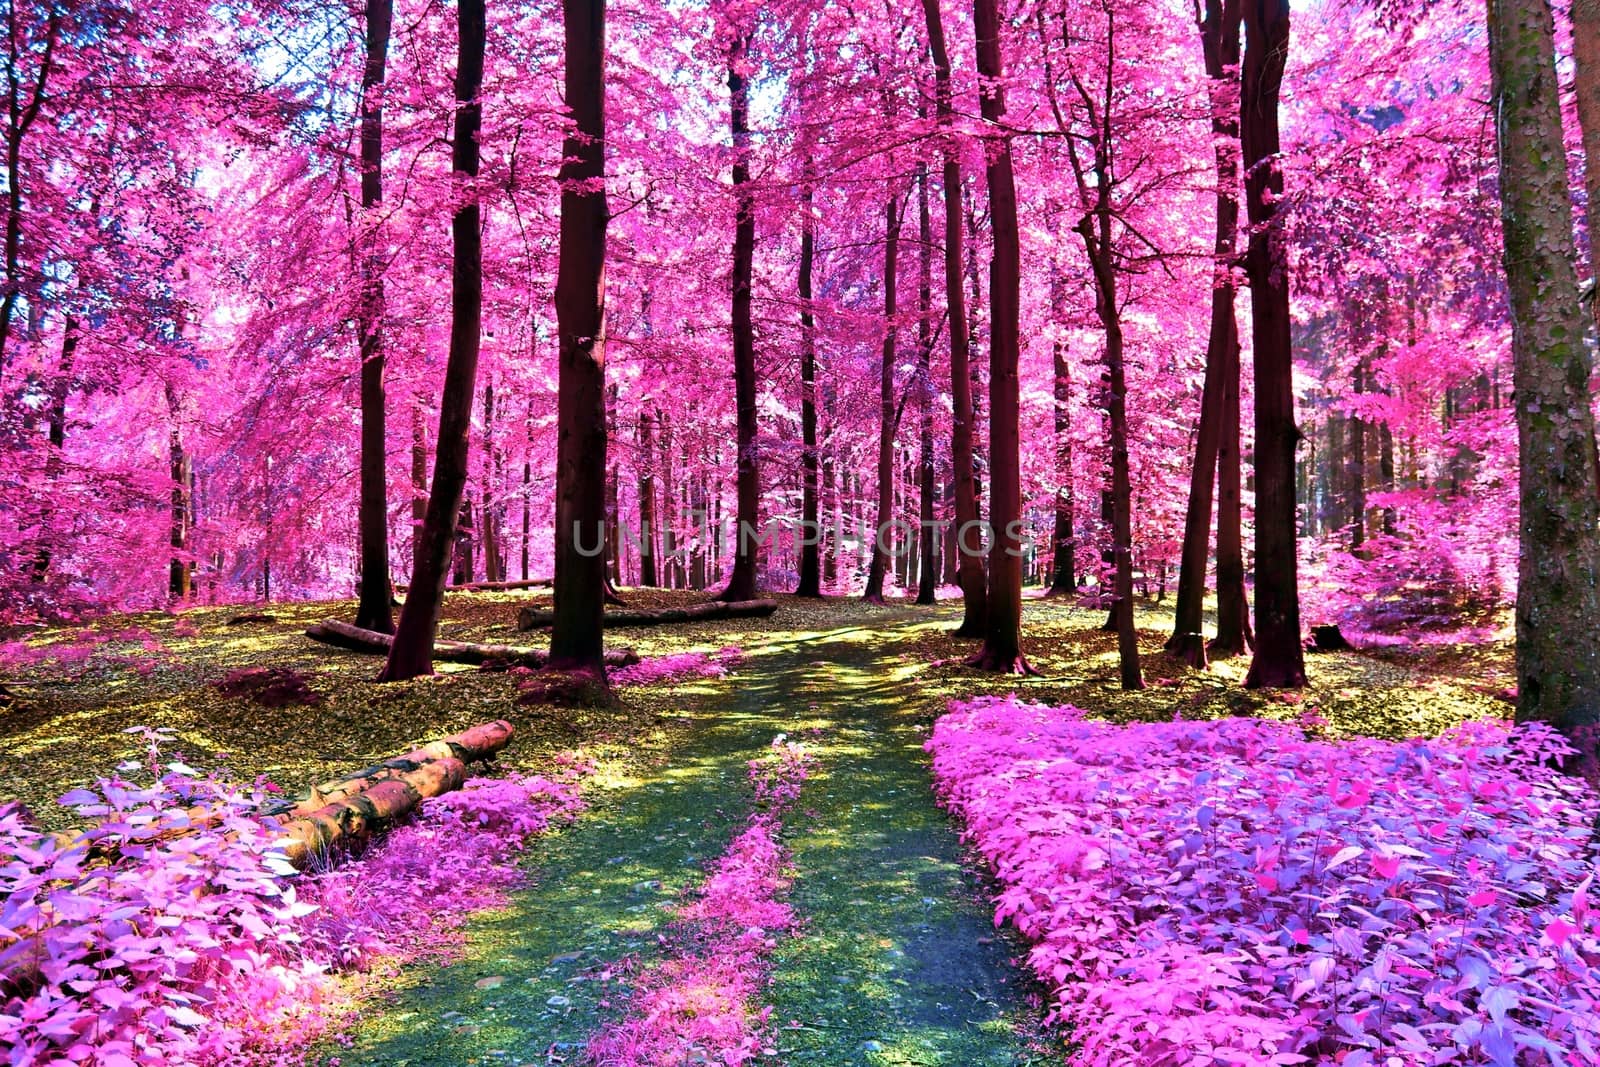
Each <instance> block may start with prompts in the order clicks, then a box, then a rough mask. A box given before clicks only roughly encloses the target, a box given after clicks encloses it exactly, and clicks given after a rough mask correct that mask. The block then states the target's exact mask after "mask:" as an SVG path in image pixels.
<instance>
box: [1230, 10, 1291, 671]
mask: <svg viewBox="0 0 1600 1067" xmlns="http://www.w3.org/2000/svg"><path fill="white" fill-rule="evenodd" d="M1243 7H1244V16H1245V18H1244V21H1245V49H1244V81H1243V86H1244V88H1243V93H1242V98H1243V99H1242V111H1241V134H1242V140H1243V142H1244V167H1245V205H1246V209H1247V211H1248V213H1249V217H1250V241H1249V245H1248V250H1247V251H1246V254H1245V269H1246V274H1247V275H1248V277H1249V279H1250V325H1251V336H1252V338H1253V347H1254V349H1255V369H1256V375H1255V382H1256V398H1255V399H1256V486H1255V488H1256V650H1255V657H1254V658H1253V659H1252V660H1251V662H1250V673H1249V676H1248V677H1247V678H1246V679H1245V685H1246V686H1249V687H1251V688H1259V687H1272V688H1286V689H1294V688H1299V687H1300V686H1303V685H1305V684H1306V668H1305V649H1304V648H1303V647H1302V645H1301V643H1300V590H1299V578H1298V573H1299V564H1298V561H1297V559H1296V557H1295V552H1296V548H1297V539H1296V528H1295V491H1294V490H1295V485H1294V476H1295V470H1294V453H1295V446H1296V444H1297V443H1298V442H1299V440H1300V431H1299V429H1298V428H1297V427H1296V426H1295V423H1294V373H1293V370H1294V366H1293V358H1292V341H1291V338H1290V333H1289V255H1288V235H1287V233H1286V232H1285V230H1284V222H1283V219H1282V218H1281V217H1280V216H1279V213H1278V205H1279V204H1280V203H1281V202H1282V200H1283V165H1282V161H1281V160H1280V159H1279V156H1278V93H1279V90H1280V88H1281V87H1282V84H1283V68H1284V62H1285V60H1286V59H1287V58H1288V54H1289V0H1244V5H1243Z"/></svg>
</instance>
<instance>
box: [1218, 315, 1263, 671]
mask: <svg viewBox="0 0 1600 1067" xmlns="http://www.w3.org/2000/svg"><path fill="white" fill-rule="evenodd" d="M1223 357H1224V362H1223V369H1222V441H1221V445H1220V447H1219V448H1218V449H1217V636H1216V637H1214V638H1212V639H1211V644H1210V645H1209V646H1208V648H1207V651H1208V652H1209V653H1210V655H1211V658H1212V659H1226V658H1228V657H1230V656H1238V655H1242V654H1243V653H1244V651H1245V649H1246V648H1247V647H1248V648H1253V647H1254V646H1255V635H1254V634H1253V633H1252V632H1251V630H1250V602H1249V599H1248V598H1247V596H1246V594H1245V588H1244V537H1243V533H1242V530H1241V527H1242V525H1243V522H1242V517H1241V512H1242V511H1243V496H1244V494H1243V491H1242V489H1243V487H1242V485H1241V482H1242V478H1241V471H1240V456H1239V370H1240V366H1239V364H1240V353H1239V332H1238V328H1237V325H1235V328H1234V329H1233V331H1232V338H1231V340H1230V342H1229V344H1228V345H1227V346H1226V347H1225V348H1224V350H1223Z"/></svg>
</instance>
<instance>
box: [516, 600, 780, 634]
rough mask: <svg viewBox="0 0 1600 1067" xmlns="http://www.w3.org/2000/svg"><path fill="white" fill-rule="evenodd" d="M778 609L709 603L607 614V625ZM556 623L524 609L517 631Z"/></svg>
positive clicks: (758, 614) (772, 603)
mask: <svg viewBox="0 0 1600 1067" xmlns="http://www.w3.org/2000/svg"><path fill="white" fill-rule="evenodd" d="M777 610H778V602H777V601H776V600H735V601H730V602H723V601H719V600H711V601H707V602H706V603H704V604H688V605H685V606H684V607H681V608H656V609H655V610H653V611H646V610H639V611H608V612H606V614H605V625H606V626H664V625H667V624H669V623H678V622H704V621H707V620H710V619H757V618H766V617H767V616H768V615H771V614H772V613H773V612H775V611H777ZM555 624H556V614H555V612H553V611H546V610H544V609H542V608H523V609H522V610H521V611H519V612H517V629H519V630H539V629H543V628H544V627H546V626H554V625H555Z"/></svg>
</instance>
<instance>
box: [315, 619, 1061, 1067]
mask: <svg viewBox="0 0 1600 1067" xmlns="http://www.w3.org/2000/svg"><path fill="white" fill-rule="evenodd" d="M913 618H914V619H915V620H916V622H917V623H919V624H926V623H927V622H928V619H929V616H928V615H926V614H918V615H916V616H911V615H909V614H907V615H905V616H897V617H889V618H886V619H884V620H883V622H882V623H881V624H878V625H875V626H874V627H873V628H872V629H862V628H851V629H846V630H837V631H831V632H828V633H824V634H808V635H781V636H779V637H777V638H776V639H775V640H773V641H771V642H769V643H766V644H763V645H758V646H755V647H750V648H747V649H746V655H747V659H746V661H745V663H744V664H743V666H741V668H740V669H739V670H738V672H737V673H736V674H734V675H733V676H731V677H729V678H727V679H721V680H717V681H715V682H708V683H703V684H699V685H691V686H688V687H685V688H684V690H683V703H684V708H685V711H686V712H687V713H689V714H690V715H692V717H693V718H694V720H695V725H694V726H693V727H692V729H691V731H690V733H689V735H688V736H687V737H686V738H685V740H684V742H683V743H682V744H681V745H679V746H678V747H677V748H676V749H675V753H674V758H673V760H672V762H671V764H670V765H669V766H667V767H665V768H663V769H662V770H661V771H660V772H659V773H658V774H656V775H655V776H654V777H653V778H651V779H650V780H648V781H642V782H636V783H631V784H627V785H624V786H622V787H620V788H618V789H616V790H614V791H611V792H609V793H608V794H605V795H602V796H601V797H599V798H597V810H595V811H594V812H592V813H591V814H589V815H588V816H586V817H585V818H584V819H583V820H582V821H581V822H580V823H579V824H578V825H577V826H576V827H574V828H573V829H571V830H569V831H566V832H564V833H561V834H558V835H555V836H553V837H550V838H547V839H545V840H544V841H542V842H541V843H540V844H539V845H538V846H537V849H536V852H535V864H536V865H535V872H536V876H537V879H538V881H537V884H536V885H535V886H534V887H533V888H531V889H529V890H527V891H525V892H523V893H520V894H518V895H517V896H516V898H515V899H514V901H513V905H512V907H511V908H510V909H509V910H508V911H506V912H504V913H500V914H496V915H493V916H489V917H486V918H485V919H484V920H482V921H479V922H475V923H474V924H473V925H472V926H471V927H470V930H469V942H468V945H467V948H466V952H465V954H464V956H463V957H462V959H461V960H460V961H458V962H457V963H455V964H453V965H452V966H449V967H443V968H428V969H422V968H419V969H418V970H417V972H416V973H415V974H414V975H413V976H412V977H411V978H410V979H409V981H410V987H409V988H408V989H406V990H405V991H404V992H403V993H402V994H401V995H400V996H399V998H398V999H397V1000H396V1001H395V1002H394V1003H393V1004H391V1005H389V1006H387V1007H386V1008H385V1009H384V1010H382V1011H381V1013H374V1014H373V1015H372V1017H371V1018H370V1019H369V1020H368V1021H367V1022H365V1023H364V1024H363V1025H362V1026H360V1027H358V1028H357V1029H356V1030H355V1032H354V1033H353V1035H352V1036H353V1037H354V1044H353V1046H352V1047H350V1048H348V1049H343V1050H340V1052H339V1055H340V1059H341V1062H342V1064H343V1065H344V1067H351V1065H354V1064H373V1065H377V1064H383V1065H387V1067H408V1065H409V1067H424V1065H433V1067H446V1065H449V1067H464V1065H469V1064H526V1065H534V1064H556V1063H569V1064H576V1063H580V1062H582V1059H583V1056H582V1050H583V1045H584V1042H585V1040H586V1038H587V1037H588V1035H589V1034H591V1033H592V1032H593V1031H594V1030H595V1029H596V1028H597V1027H598V1026H599V1025H600V1024H601V1023H603V1022H605V1021H607V1020H609V1019H612V1018H615V1017H616V1015H617V1013H618V1012H620V1011H621V1010H623V1009H624V1008H625V1007H626V1005H627V1000H628V988H627V983H626V973H625V970H624V969H622V968H619V967H618V962H619V961H622V960H628V961H632V962H634V963H636V964H638V965H645V964H648V963H649V962H650V960H651V959H652V958H653V957H654V954H655V952H656V951H657V942H656V935H657V933H659V932H660V931H661V930H662V929H663V928H664V927H665V926H666V924H667V922H668V921H670V914H669V911H668V909H667V905H670V904H671V903H672V902H673V901H674V900H675V899H677V897H678V894H679V893H680V892H681V891H682V890H683V889H685V888H687V887H689V886H692V885H694V884H696V883H697V882H698V881H699V879H700V876H701V873H702V870H703V867H704V864H705V863H706V862H707V861H708V860H710V859H712V858H714V857H715V856H716V855H717V854H718V853H720V852H721V851H722V849H723V846H724V845H725V844H726V843H727V841H728V838H729V836H730V834H731V832H732V830H733V827H734V825H735V824H736V823H737V822H738V821H739V819H740V818H742V817H743V815H745V814H746V813H747V811H748V804H749V791H748V789H747V788H746V787H745V785H744V777H745V767H746V761H747V760H748V759H750V758H752V757H754V756H756V755H758V754H759V753H760V752H761V751H762V750H763V749H764V748H765V747H766V746H767V745H768V744H769V743H770V742H771V740H772V738H773V737H774V736H775V735H776V734H778V733H788V734H789V735H790V736H792V737H796V738H799V739H801V740H804V741H806V742H807V743H808V744H810V745H811V746H812V747H813V748H814V750H815V751H816V753H817V757H818V762H819V764H820V772H819V773H817V774H815V775H814V776H813V777H812V779H811V780H810V781H809V782H808V783H807V785H806V789H805V792H804V794H803V795H802V797H801V799H800V801H799V803H798V804H797V805H796V806H795V809H794V810H795V812H796V814H795V816H794V817H793V818H792V819H791V820H790V826H789V827H788V829H787V832H786V833H785V843H786V844H787V845H788V847H789V848H790V850H791V851H792V854H793V862H794V868H795V872H796V878H795V883H794V889H793V892H792V894H791V896H790V902H791V903H792V904H793V906H794V907H795V909H796V911H797V912H798V913H799V915H800V916H801V917H802V920H803V921H804V923H805V926H804V928H803V930H802V932H801V936H799V937H797V938H793V939H788V940H786V941H784V942H783V943H782V944H781V946H780V948H779V949H778V952H777V954H776V956H775V957H774V960H773V975H772V984H771V986H770V987H769V989H768V991H767V995H766V997H765V1002H766V1003H769V1004H771V1005H773V1012H772V1016H771V1026H770V1037H771V1044H772V1045H773V1046H774V1047H775V1048H776V1049H777V1050H778V1053H779V1055H778V1061H779V1062H782V1063H785V1064H789V1065H802V1064H819V1065H820V1064H827V1065H847V1064H860V1065H864V1067H901V1065H948V1067H1001V1065H1023V1064H1041V1065H1042V1064H1048V1063H1052V1062H1056V1061H1055V1059H1054V1058H1053V1057H1051V1056H1049V1055H1046V1054H1044V1053H1041V1052H1039V1051H1038V1047H1039V1046H1038V1044H1037V1041H1036V1034H1035V1033H1034V1032H1033V1030H1032V1027H1031V1025H1030V1020H1032V1019H1033V1018H1035V1017H1036V1016H1037V1015H1038V1009H1037V1008H1036V1007H1032V1006H1030V1005H1029V1004H1028V1003H1027V1000H1026V996H1027V992H1026V984H1025V981H1024V980H1023V979H1022V978H1021V977H1019V975H1018V972H1017V971H1016V970H1015V969H1014V968H1012V967H1011V966H1010V965H1009V964H1008V962H1007V957H1008V956H1009V955H1010V954H1011V953H1012V952H1013V951H1015V946H1014V945H1009V944H1007V943H1006V942H1005V941H1004V940H1003V939H1001V938H999V937H997V936H996V935H995V933H994V930H993V927H992V924H991V923H990V921H989V918H988V910H987V908H986V906H985V904H984V901H983V898H982V891H981V888H980V887H978V886H977V885H975V884H974V882H973V880H972V878H971V876H970V875H969V874H967V873H965V872H964V871H963V869H962V865H961V852H960V848H959V844H958V842H957V840H956V837H955V834H954V832H953V831H952V830H951V828H950V827H949V825H948V823H947V822H946V820H945V818H944V816H943V815H942V814H941V813H940V812H939V811H938V810H937V809H936V808H935V807H934V806H933V804H932V801H931V797H930V792H929V788H928V779H927V772H926V769H925V764H924V761H923V754H922V751H921V740H922V738H923V736H924V728H925V725H926V723H925V721H919V720H918V718H917V717H916V715H915V714H914V713H913V711H912V709H909V708H908V707H907V705H908V704H911V703H913V702H912V701H910V700H908V699H907V698H908V697H909V696H911V695H913V694H914V687H915V683H914V681H913V680H912V679H911V678H910V668H909V667H908V666H907V664H906V663H904V662H902V661H901V660H900V659H899V658H898V655H897V649H896V644H897V641H898V639H899V638H901V637H903V636H904V635H905V633H906V632H907V629H908V627H909V626H910V623H909V621H908V620H911V619H913ZM819 728H820V732H819ZM766 1062H771V1061H766Z"/></svg>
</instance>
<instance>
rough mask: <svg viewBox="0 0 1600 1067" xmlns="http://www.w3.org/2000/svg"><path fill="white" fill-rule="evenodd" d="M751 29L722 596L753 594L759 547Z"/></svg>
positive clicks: (736, 111) (743, 104) (741, 79)
mask: <svg viewBox="0 0 1600 1067" xmlns="http://www.w3.org/2000/svg"><path fill="white" fill-rule="evenodd" d="M749 53H750V34H749V32H748V31H746V30H743V29H739V30H736V31H735V37H734V43H733V48H732V49H731V51H730V52H729V54H728V92H729V97H730V100H731V109H730V110H731V125H732V129H733V149H734V153H735V156H734V162H733V188H734V197H735V199H736V201H737V206H736V208H735V223H734V236H733V393H734V402H735V404H736V406H737V409H738V443H739V455H738V507H737V515H736V522H735V530H734V556H733V573H732V574H731V575H729V577H728V586H727V588H726V589H724V590H723V591H722V594H721V599H723V600H754V599H755V596H756V570H757V567H758V559H757V557H758V555H759V552H760V548H761V546H760V543H759V542H760V537H759V533H758V531H757V524H758V523H759V522H760V521H761V517H760V511H761V470H760V467H759V465H758V464H759V459H758V456H757V454H756V450H757V444H756V339H755V326H754V324H753V323H752V322H751V317H750V315H751V309H750V301H751V296H752V293H751V286H752V283H753V279H754V273H755V247H756V206H755V194H754V193H753V192H752V191H751V189H750V88H749V72H748V71H747V69H746V68H747V66H748V65H749Z"/></svg>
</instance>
